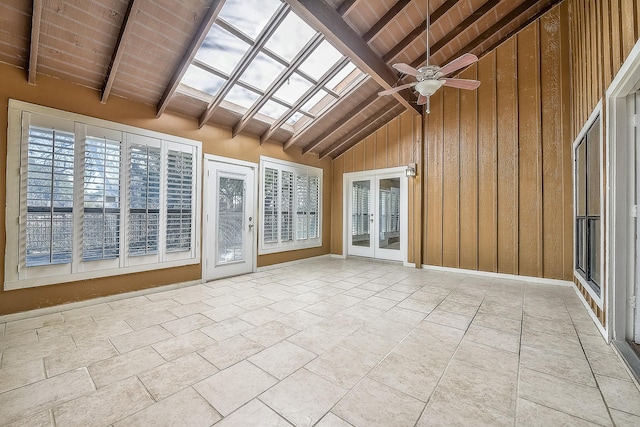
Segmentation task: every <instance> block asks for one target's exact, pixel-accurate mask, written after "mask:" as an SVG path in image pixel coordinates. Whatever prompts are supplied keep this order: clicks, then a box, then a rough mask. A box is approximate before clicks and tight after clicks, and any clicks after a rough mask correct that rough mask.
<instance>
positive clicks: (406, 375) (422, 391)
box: [367, 353, 442, 402]
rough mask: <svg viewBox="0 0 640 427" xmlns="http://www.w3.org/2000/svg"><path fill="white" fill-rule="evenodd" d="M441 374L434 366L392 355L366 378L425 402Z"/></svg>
mask: <svg viewBox="0 0 640 427" xmlns="http://www.w3.org/2000/svg"><path fill="white" fill-rule="evenodd" d="M441 374H442V372H441V370H438V369H437V368H435V367H434V366H431V365H423V364H420V363H418V362H415V361H413V360H411V359H407V358H405V357H402V356H401V355H398V354H394V353H392V354H390V355H388V356H387V357H386V358H385V359H384V360H383V361H382V362H380V364H379V365H377V366H376V367H375V368H374V369H373V370H372V371H371V372H370V373H369V374H368V375H367V378H371V379H374V380H376V381H378V382H381V383H383V384H386V385H388V386H389V387H393V388H394V389H396V390H398V391H401V392H403V393H404V394H408V395H409V396H412V397H415V398H416V399H419V400H421V401H423V402H426V401H427V400H429V396H431V393H432V392H433V390H434V389H435V387H436V385H437V383H438V380H439V379H440V375H441Z"/></svg>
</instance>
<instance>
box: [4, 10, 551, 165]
mask: <svg viewBox="0 0 640 427" xmlns="http://www.w3.org/2000/svg"><path fill="white" fill-rule="evenodd" d="M227 1H229V2H231V1H234V2H236V3H237V2H239V1H240V0H227ZM559 1H560V0H430V1H429V20H430V23H431V24H430V26H429V36H430V37H429V38H430V45H431V46H430V50H431V57H430V60H429V62H430V63H431V64H439V65H444V64H446V63H447V62H449V61H450V60H452V59H454V58H456V57H458V56H459V55H461V54H463V53H466V52H471V53H474V54H476V55H478V56H482V54H483V53H484V52H487V51H490V50H492V49H493V48H494V47H495V46H496V45H498V44H500V43H501V42H502V41H504V40H505V39H506V38H508V37H509V36H511V35H512V34H514V33H515V32H517V31H518V30H519V29H521V28H523V27H524V26H526V25H527V24H528V23H530V22H531V21H533V20H535V19H536V18H537V17H539V16H540V15H541V14H543V13H544V12H546V11H547V10H548V9H549V8H551V7H552V6H554V5H555V4H557V3H559ZM253 3H255V2H253ZM283 3H285V4H286V5H285V6H283V8H284V9H287V10H286V11H284V13H288V12H293V13H295V14H297V15H298V16H299V17H301V18H302V19H303V20H304V21H306V22H307V23H308V24H309V25H310V26H311V27H313V29H315V30H316V31H319V32H320V33H321V34H320V35H319V37H320V38H322V39H326V40H327V41H329V43H331V44H332V45H333V47H334V48H336V49H337V50H338V51H339V52H340V53H341V54H342V55H345V56H346V57H347V58H348V60H350V61H351V62H352V63H353V64H355V65H356V66H357V67H358V68H359V69H360V70H362V71H363V72H364V73H366V75H364V76H360V77H359V78H357V79H353V80H352V81H350V84H349V86H348V87H345V88H344V89H342V90H341V93H339V94H337V93H333V94H332V95H331V96H332V97H333V98H332V102H331V103H330V104H329V102H328V101H327V102H324V103H323V102H319V103H318V104H317V105H316V107H315V109H314V110H313V111H310V112H305V114H306V116H304V115H300V117H302V119H301V120H297V121H295V122H291V121H288V120H287V118H284V116H283V117H281V118H280V119H275V120H274V119H272V118H270V117H266V116H264V115H261V114H256V113H255V112H248V111H247V110H248V109H247V108H243V107H241V106H239V105H235V104H233V103H232V102H227V101H224V100H220V99H216V98H215V97H207V96H203V94H202V93H196V92H197V91H194V90H193V89H191V88H189V87H188V86H185V85H184V84H182V83H181V79H182V78H183V76H184V75H185V73H186V72H187V69H188V67H189V66H190V65H191V64H192V63H193V61H194V58H195V56H196V52H197V51H198V48H199V47H200V45H201V44H202V43H203V41H204V40H205V37H206V36H207V33H208V31H209V29H210V28H211V26H212V25H213V24H214V23H215V22H217V23H219V24H221V25H223V24H224V22H221V21H220V19H219V18H218V15H219V14H220V11H221V9H222V8H223V7H224V4H225V0H32V1H28V0H3V1H2V3H0V62H5V63H8V64H11V65H14V66H18V67H22V68H24V69H25V79H28V81H29V82H30V83H32V84H36V85H37V76H38V74H44V75H49V76H53V77H56V78H60V79H63V80H67V81H70V82H73V83H77V84H80V85H84V86H87V87H90V88H94V89H96V90H98V91H100V99H101V101H102V102H104V103H108V102H109V98H110V97H111V96H120V97H125V98H128V99H131V100H134V101H138V102H143V103H147V104H151V105H155V106H156V111H157V113H158V116H160V115H161V114H163V113H164V112H165V111H174V112H177V113H180V114H184V115H188V116H192V117H195V118H198V123H199V126H203V125H204V124H206V123H211V124H215V125H218V126H224V127H228V128H231V129H234V134H236V133H237V132H243V133H248V134H252V135H256V136H259V137H261V140H262V141H264V140H267V139H268V140H271V141H275V142H278V143H281V144H282V145H283V149H284V150H290V149H296V148H297V149H301V150H302V151H303V152H304V153H315V154H317V155H319V156H320V157H325V156H330V157H337V156H338V155H340V154H341V153H343V152H344V151H346V150H347V149H348V148H350V147H351V146H353V145H354V144H356V143H357V142H358V141H360V140H361V139H363V138H364V137H365V136H367V135H368V134H370V133H371V132H373V131H374V130H375V129H377V128H378V127H380V126H381V125H383V124H384V123H386V122H388V121H389V120H390V119H391V118H393V117H395V116H397V115H398V114H400V113H401V112H403V111H405V110H406V109H412V110H414V111H416V114H418V112H419V111H421V108H420V107H418V106H417V105H416V104H415V100H416V97H415V95H414V94H413V93H411V91H410V90H404V91H402V92H400V93H398V94H397V95H395V96H384V97H379V96H378V95H377V93H378V92H379V91H380V90H382V89H388V88H390V87H392V86H394V85H396V84H398V83H399V82H400V78H401V75H399V74H398V73H397V72H396V71H395V70H393V69H392V68H391V64H394V63H397V62H405V63H408V64H411V65H413V66H414V67H419V66H421V65H422V64H424V62H425V56H426V37H425V29H426V18H427V14H426V11H427V0H283ZM247 7H249V8H250V7H251V6H250V5H248V6H247ZM247 13H252V12H250V11H247ZM240 36H243V35H242V34H240ZM247 42H248V43H249V44H253V45H256V44H258V43H260V40H259V37H258V38H255V39H251V38H249V37H247ZM254 54H255V53H254ZM270 54H271V55H272V56H274V54H272V53H270ZM274 57H276V56H274ZM276 58H277V57H276ZM245 59H246V58H245ZM277 59H278V60H279V61H280V63H282V65H283V67H285V68H286V67H289V65H290V64H289V63H288V62H287V61H284V60H283V59H282V58H277ZM345 61H347V59H345ZM347 62H348V61H347ZM291 66H292V65H291ZM286 74H287V73H286V72H284V73H283V77H282V81H285V80H286V79H287V78H288V77H287V76H286ZM289 74H290V73H289ZM334 74H335V70H334ZM331 76H332V75H329V74H327V75H325V81H326V80H327V79H328V78H329V77H331ZM225 77H226V78H228V79H230V78H233V73H231V75H230V76H225ZM317 83H318V84H322V83H323V82H320V81H319V82H317ZM280 84H282V82H280ZM256 93H261V94H263V96H267V95H268V94H267V93H266V92H259V91H258V92H256ZM301 95H302V94H301ZM306 95H307V96H306V99H308V98H310V97H312V95H313V93H311V92H309V94H306ZM327 96H329V95H327ZM301 101H303V99H302V98H301V99H300V100H299V102H301ZM214 104H215V105H214ZM327 105H328V106H327ZM290 107H291V108H297V107H296V105H291V106H290ZM290 111H291V112H290V114H292V113H293V112H294V110H290Z"/></svg>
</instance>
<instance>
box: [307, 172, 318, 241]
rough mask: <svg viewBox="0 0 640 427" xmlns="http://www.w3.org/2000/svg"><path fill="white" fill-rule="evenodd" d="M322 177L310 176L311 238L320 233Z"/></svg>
mask: <svg viewBox="0 0 640 427" xmlns="http://www.w3.org/2000/svg"><path fill="white" fill-rule="evenodd" d="M319 209H320V178H318V177H317V176H309V238H310V239H315V238H317V237H319V235H320V212H319Z"/></svg>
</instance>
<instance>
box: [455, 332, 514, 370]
mask: <svg viewBox="0 0 640 427" xmlns="http://www.w3.org/2000/svg"><path fill="white" fill-rule="evenodd" d="M453 358H454V360H457V361H461V362H465V363H468V364H470V365H474V366H477V367H479V368H483V369H485V370H488V371H495V372H497V373H499V374H511V375H517V373H518V364H519V358H518V354H517V353H514V352H511V351H506V350H501V349H499V348H495V347H490V346H488V345H484V344H478V343H476V342H473V341H469V340H462V342H461V343H460V346H459V347H458V348H457V349H456V352H455V355H454V356H453Z"/></svg>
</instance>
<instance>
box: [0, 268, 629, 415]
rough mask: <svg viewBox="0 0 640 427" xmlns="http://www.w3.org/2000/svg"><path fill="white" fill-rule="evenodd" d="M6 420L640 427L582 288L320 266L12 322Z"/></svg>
mask: <svg viewBox="0 0 640 427" xmlns="http://www.w3.org/2000/svg"><path fill="white" fill-rule="evenodd" d="M0 360H1V364H0V425H29V426H53V425H55V426H58V427H60V426H89V425H95V426H109V425H113V426H116V427H121V426H146V425H149V426H151V425H153V426H165V425H166V426H176V425H185V426H187V425H188V426H210V425H213V424H215V425H216V426H252V425H259V426H289V425H292V424H293V425H296V426H312V425H317V426H350V425H353V426H367V427H370V426H385V427H386V426H394V427H395V426H419V427H423V426H447V425H464V426H469V425H474V426H481V425H487V426H501V425H505V426H507V425H508V426H513V425H518V426H520V425H522V426H525V425H543V426H552V425H553V426H555V425H579V426H582V425H584V426H587V425H605V426H606V425H614V424H615V425H618V426H626V425H629V426H631V425H633V426H638V425H640V393H639V392H638V390H637V389H636V387H635V385H634V383H633V382H632V381H631V379H630V377H629V376H628V374H627V372H626V371H625V369H624V368H623V365H622V364H621V363H620V362H619V360H618V359H617V357H616V355H615V353H614V352H613V351H612V349H611V348H610V347H609V346H607V345H606V344H605V342H604V341H603V340H602V338H601V336H600V334H599V332H598V330H597V329H596V327H595V326H594V324H593V322H592V321H591V319H590V318H589V316H588V314H587V311H586V310H585V308H584V307H583V305H582V304H581V302H580V301H579V300H578V297H577V296H576V294H575V292H574V290H573V289H572V288H571V287H563V286H554V285H543V284H536V283H525V282H520V281H510V280H502V279H494V278H484V277H477V276H469V275H464V274H457V273H444V272H434V271H425V270H416V269H411V268H404V267H401V266H398V265H393V264H387V263H374V262H371V261H365V260H354V259H349V260H340V259H329V258H323V259H319V260H318V259H316V260H312V261H308V262H305V263H301V264H297V265H294V266H286V267H282V268H278V269H274V270H270V271H264V272H260V273H256V274H250V275H246V276H241V277H235V278H231V279H225V280H219V281H214V282H210V283H207V284H203V285H196V286H191V287H186V288H181V289H177V290H169V291H162V292H155V293H149V294H147V295H145V296H134V297H129V298H124V299H119V300H116V301H113V302H109V303H102V304H96V305H91V306H85V307H82V308H77V309H72V310H68V311H62V312H57V313H53V314H47V315H42V316H39V317H33V318H28V319H23V320H16V321H11V322H6V323H4V324H3V323H0Z"/></svg>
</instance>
